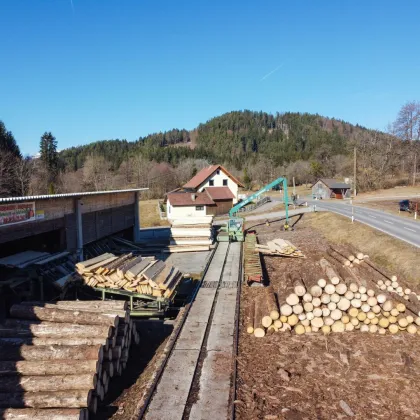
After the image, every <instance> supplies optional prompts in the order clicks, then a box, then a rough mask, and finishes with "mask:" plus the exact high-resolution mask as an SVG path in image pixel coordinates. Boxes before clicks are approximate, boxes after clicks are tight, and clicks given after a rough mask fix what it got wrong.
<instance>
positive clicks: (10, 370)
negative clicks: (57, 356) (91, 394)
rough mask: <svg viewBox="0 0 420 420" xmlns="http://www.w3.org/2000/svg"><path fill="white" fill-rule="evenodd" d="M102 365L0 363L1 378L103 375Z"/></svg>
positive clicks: (80, 362) (81, 362) (94, 362)
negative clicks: (67, 374)
mask: <svg viewBox="0 0 420 420" xmlns="http://www.w3.org/2000/svg"><path fill="white" fill-rule="evenodd" d="M101 369H102V368H101V363H100V362H98V361H97V360H68V359H65V360H33V361H32V360H21V361H17V362H10V361H9V362H3V361H1V362H0V376H13V375H22V376H36V375H62V374H63V372H71V373H72V374H73V375H79V374H85V373H96V374H100V373H101ZM108 373H109V372H108Z"/></svg>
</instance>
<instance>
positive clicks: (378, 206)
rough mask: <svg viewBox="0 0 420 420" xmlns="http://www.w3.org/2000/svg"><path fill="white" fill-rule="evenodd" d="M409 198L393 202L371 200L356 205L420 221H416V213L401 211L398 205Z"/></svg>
mask: <svg viewBox="0 0 420 420" xmlns="http://www.w3.org/2000/svg"><path fill="white" fill-rule="evenodd" d="M407 198H408V197H406V196H404V197H401V198H398V199H393V200H384V199H382V200H369V201H362V202H360V203H358V202H355V204H357V205H358V206H361V207H368V208H371V209H375V210H381V211H384V212H386V213H390V214H394V215H398V216H401V217H404V218H408V219H411V220H420V218H417V219H414V213H412V212H411V213H410V212H408V211H401V212H400V211H399V205H398V203H399V202H400V201H401V200H405V199H407ZM414 201H420V200H419V199H414ZM419 210H420V209H419Z"/></svg>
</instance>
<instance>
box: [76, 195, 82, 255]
mask: <svg viewBox="0 0 420 420" xmlns="http://www.w3.org/2000/svg"><path fill="white" fill-rule="evenodd" d="M75 207H76V234H77V260H78V261H83V223H82V213H83V211H82V210H83V203H82V200H81V199H80V198H77V199H76V206H75Z"/></svg>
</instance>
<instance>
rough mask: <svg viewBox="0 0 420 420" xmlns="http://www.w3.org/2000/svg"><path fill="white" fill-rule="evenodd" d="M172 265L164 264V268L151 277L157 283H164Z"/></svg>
mask: <svg viewBox="0 0 420 420" xmlns="http://www.w3.org/2000/svg"><path fill="white" fill-rule="evenodd" d="M172 270H173V267H172V266H171V265H165V268H164V269H163V270H162V271H161V272H160V273H159V275H158V276H157V277H156V278H155V279H153V280H154V282H155V283H156V284H157V285H160V284H163V283H165V281H166V279H167V278H168V276H169V275H170V274H171V272H172Z"/></svg>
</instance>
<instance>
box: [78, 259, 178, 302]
mask: <svg viewBox="0 0 420 420" xmlns="http://www.w3.org/2000/svg"><path fill="white" fill-rule="evenodd" d="M76 270H77V272H78V273H79V275H80V276H81V278H82V280H83V282H84V283H85V284H86V285H87V286H91V287H97V288H105V289H122V290H126V291H128V292H134V293H141V294H145V295H150V296H155V297H164V298H167V299H170V298H171V297H172V296H173V294H174V292H175V289H176V287H177V286H178V284H179V282H180V280H181V279H182V276H183V274H182V273H181V272H180V271H179V270H178V269H177V268H176V267H173V266H171V265H168V264H165V263H164V262H163V261H161V260H157V259H155V258H154V257H142V256H134V255H133V254H131V253H129V254H123V255H119V256H115V255H114V254H111V253H105V254H102V255H100V256H98V257H95V258H92V259H90V260H86V261H82V262H79V263H77V264H76Z"/></svg>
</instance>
